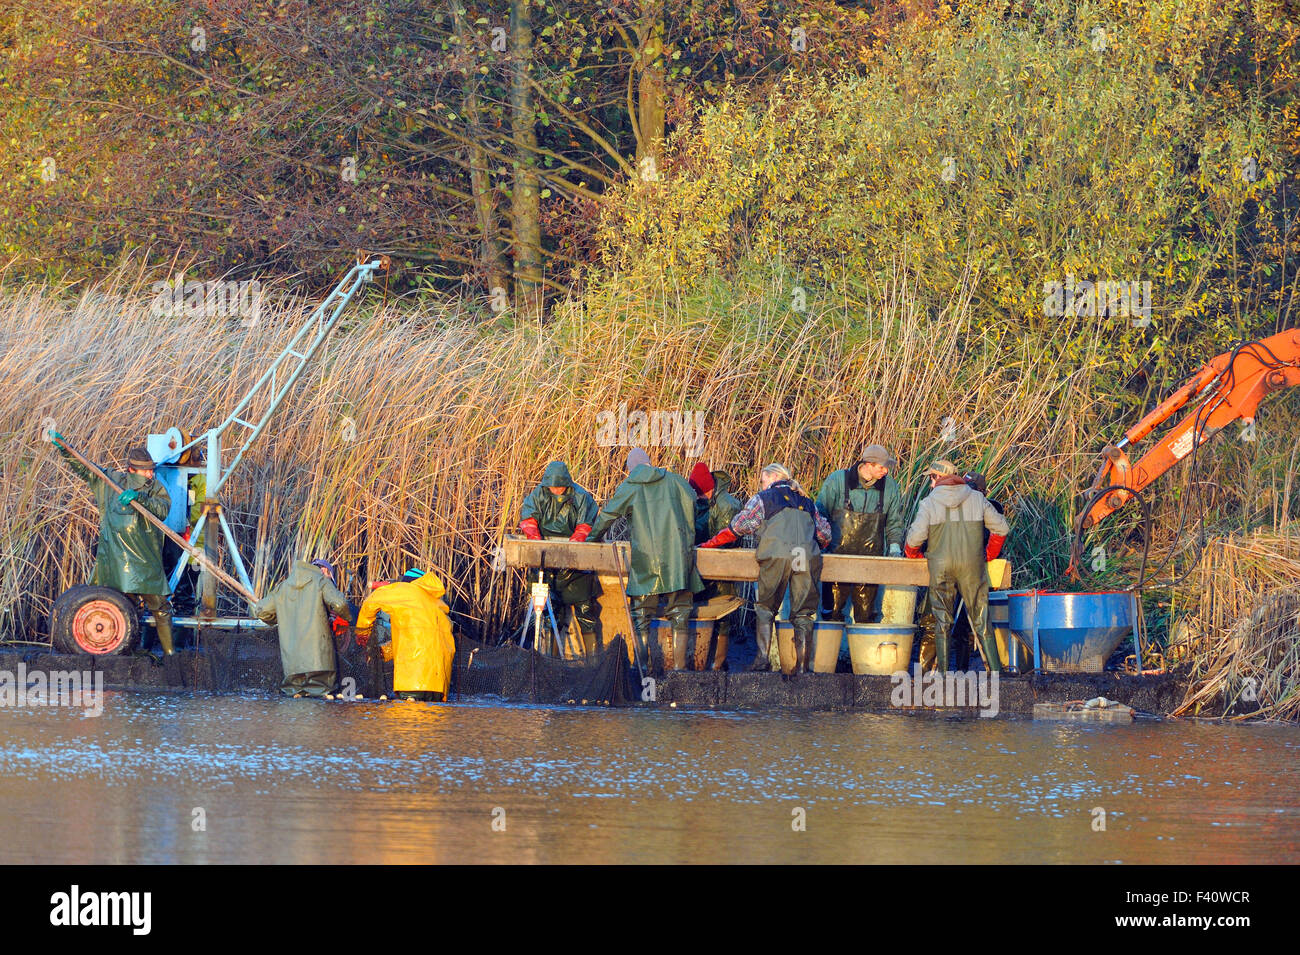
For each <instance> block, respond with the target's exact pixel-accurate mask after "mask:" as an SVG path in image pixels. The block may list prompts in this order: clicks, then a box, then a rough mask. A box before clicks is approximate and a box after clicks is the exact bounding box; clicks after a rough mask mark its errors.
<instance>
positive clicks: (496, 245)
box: [448, 0, 510, 310]
mask: <svg viewBox="0 0 1300 955" xmlns="http://www.w3.org/2000/svg"><path fill="white" fill-rule="evenodd" d="M460 3H461V0H451V2H450V3H449V4H448V6H449V7H450V8H451V18H452V23H453V24H454V25H455V29H456V35H457V36H458V37H460V41H461V44H460V45H461V51H462V53H464V52H465V51H468V50H469V49H470V42H469V34H470V30H469V26H468V24H467V23H466V22H465V16H464V10H463V8H462V7H461V5H460ZM480 82H481V81H480V79H479V74H478V72H477V71H476V70H474V69H473V64H472V63H471V64H470V65H469V66H468V67H467V68H466V70H465V96H464V100H463V104H462V105H463V110H464V112H463V115H464V117H465V123H466V125H467V126H468V128H469V136H470V138H471V139H472V140H474V143H475V145H473V146H470V147H468V148H469V181H470V192H471V193H472V194H473V196H474V214H475V217H476V219H477V220H478V234H479V252H478V258H479V262H480V267H481V269H482V273H483V278H484V281H485V282H486V285H487V287H486V291H487V294H488V296H489V300H490V301H491V303H492V307H493V309H494V310H496V309H497V308H498V303H504V301H505V298H506V296H508V295H509V294H510V262H509V259H508V257H507V255H506V247H505V243H504V242H503V241H502V237H501V220H500V218H499V216H498V214H497V203H496V190H495V189H494V188H493V186H492V177H491V174H490V173H489V171H488V168H489V167H488V157H487V150H485V149H484V148H483V147H482V145H481V144H482V143H483V141H484V137H485V135H486V132H485V130H484V129H483V126H482V124H481V122H480V111H479V93H478V88H479V83H480Z"/></svg>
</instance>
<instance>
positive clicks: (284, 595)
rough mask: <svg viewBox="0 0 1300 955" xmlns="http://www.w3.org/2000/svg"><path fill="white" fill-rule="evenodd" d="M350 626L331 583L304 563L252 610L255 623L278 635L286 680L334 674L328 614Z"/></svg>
mask: <svg viewBox="0 0 1300 955" xmlns="http://www.w3.org/2000/svg"><path fill="white" fill-rule="evenodd" d="M331 610H332V611H334V612H335V613H336V614H338V615H339V616H340V617H342V618H343V619H344V620H346V621H348V622H349V623H351V622H352V609H351V608H350V607H349V606H348V600H347V598H346V597H345V596H343V593H342V592H341V591H340V590H339V589H338V588H337V587H335V586H334V583H333V582H332V581H331V580H330V579H329V578H328V577H326V576H325V575H324V574H323V573H321V572H320V569H319V568H317V567H313V566H312V565H311V564H309V563H307V562H306V561H305V560H296V561H294V563H293V569H292V570H291V571H289V576H288V577H287V578H285V580H284V581H283V582H281V583H280V585H279V586H278V587H276V588H275V589H274V590H272V591H271V592H270V593H269V594H267V595H266V596H265V597H263V598H262V599H261V600H259V601H258V602H257V604H256V606H254V607H253V615H254V616H255V617H257V619H258V620H262V621H264V622H266V623H270V624H274V625H275V626H276V628H277V629H278V630H279V631H280V663H281V665H282V666H283V667H284V675H285V676H286V677H289V676H294V675H295V674H298V673H322V672H325V671H331V672H332V671H333V670H334V638H333V635H332V634H331V632H330V621H329V611H331Z"/></svg>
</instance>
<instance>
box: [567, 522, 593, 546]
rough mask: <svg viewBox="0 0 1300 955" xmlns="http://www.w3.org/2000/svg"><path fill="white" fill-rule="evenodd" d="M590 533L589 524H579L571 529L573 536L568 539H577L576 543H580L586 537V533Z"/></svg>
mask: <svg viewBox="0 0 1300 955" xmlns="http://www.w3.org/2000/svg"><path fill="white" fill-rule="evenodd" d="M590 533H591V525H590V524H579V525H578V526H577V527H575V528H574V529H573V536H572V537H570V538H569V540H571V541H577V542H578V543H580V544H581V543H582V542H583V541H585V540H586V539H587V535H588V534H590Z"/></svg>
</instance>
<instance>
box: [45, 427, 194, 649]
mask: <svg viewBox="0 0 1300 955" xmlns="http://www.w3.org/2000/svg"><path fill="white" fill-rule="evenodd" d="M50 440H51V441H52V442H53V443H54V447H55V448H56V449H57V450H58V452H59V454H60V455H62V456H63V458H64V459H65V460H66V461H67V462H68V467H69V468H71V469H72V473H74V474H75V475H77V477H79V478H81V479H82V480H83V481H85V482H86V483H87V484H89V485H90V490H91V493H93V494H94V495H95V504H96V506H97V507H98V508H99V547H98V549H97V550H96V551H95V574H94V577H93V578H92V579H91V582H92V583H95V584H98V585H99V586H101V587H112V588H113V589H114V590H120V591H121V592H122V593H124V594H126V595H127V596H128V597H139V598H140V599H141V600H142V601H143V602H144V605H145V606H146V607H148V608H149V610H150V612H152V613H153V618H154V628H155V629H156V630H157V631H158V642H159V643H160V644H162V649H163V660H164V662H166V663H167V664H168V666H174V665H175V662H174V661H172V660H171V659H170V658H171V657H172V655H173V654H174V653H175V652H176V651H175V647H174V645H173V643H172V605H171V601H169V600H168V599H167V598H168V597H169V596H170V595H171V588H170V587H168V586H167V575H166V574H165V573H163V564H162V540H163V536H162V532H161V531H159V530H158V529H157V528H155V527H154V526H152V525H151V524H150V523H149V522H148V521H146V520H145V519H144V518H143V517H141V516H140V515H139V514H138V513H136V510H135V508H133V507H132V506H131V502H132V501H136V502H138V503H140V504H142V505H143V506H144V508H145V510H147V511H148V512H149V513H150V514H152V515H153V516H154V517H156V518H158V520H160V521H161V520H165V519H166V517H167V512H168V511H170V510H171V506H172V505H171V498H170V497H169V496H168V494H167V489H166V488H164V487H163V486H162V483H161V482H160V481H158V480H157V479H156V478H155V477H154V460H153V458H151V457H149V452H148V451H147V450H146V449H144V448H142V447H133V448H128V449H127V451H126V470H125V471H113V470H109V469H107V468H106V469H105V470H104V473H105V474H107V475H108V479H109V480H110V481H112V482H113V483H114V484H116V485H117V486H118V487H120V488H122V489H123V490H122V493H121V494H119V493H117V492H116V491H114V490H113V489H112V488H111V487H109V486H108V485H107V484H106V483H104V480H103V478H101V477H100V476H99V475H98V474H95V473H94V472H92V471H91V470H90V469H89V468H87V467H86V466H85V465H84V464H82V463H81V462H80V461H78V460H77V459H76V458H74V457H73V456H72V455H71V454H69V453H68V451H67V449H66V448H64V446H63V435H61V434H59V433H58V432H57V431H51V432H50Z"/></svg>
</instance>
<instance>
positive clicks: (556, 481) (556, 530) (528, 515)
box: [519, 461, 600, 656]
mask: <svg viewBox="0 0 1300 955" xmlns="http://www.w3.org/2000/svg"><path fill="white" fill-rule="evenodd" d="M597 511H598V508H597V507H596V499H595V498H594V497H592V496H591V494H590V493H589V492H588V491H587V489H586V488H584V487H583V486H582V485H580V484H578V483H577V482H576V481H574V480H573V476H572V475H571V474H570V473H569V466H568V465H567V464H565V463H564V462H563V461H552V462H551V463H550V464H548V465H546V470H544V471H543V472H542V480H541V483H540V484H538V485H537V486H536V487H535V488H533V489H532V490H531V491H529V492H528V496H527V497H526V498H524V503H523V506H522V507H521V508H520V509H519V517H520V521H519V530H520V531H521V532H522V533H523V535H524V536H525V537H527V538H529V539H530V540H542V539H543V538H545V539H547V540H569V541H578V542H581V541H585V540H586V539H587V535H588V534H589V533H591V522H592V521H594V520H595V519H596V513H597ZM543 579H544V580H545V582H546V584H547V585H548V586H549V587H550V589H551V602H552V605H553V606H554V608H555V625H556V627H557V628H558V629H559V631H560V633H562V634H567V633H568V632H569V615H570V613H572V615H573V616H574V618H576V619H577V621H578V630H579V631H580V632H581V634H582V644H583V652H584V654H586V655H587V656H591V655H592V654H594V653H596V652H597V651H598V650H599V649H600V644H599V642H598V637H597V636H596V625H597V623H598V622H599V621H600V605H599V604H598V603H597V602H596V575H595V574H592V573H590V572H587V571H582V570H569V569H555V570H546V571H544V572H543Z"/></svg>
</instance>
